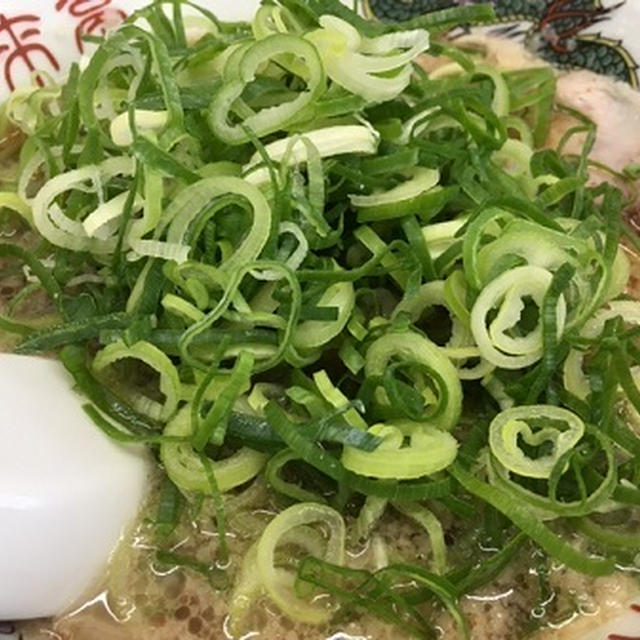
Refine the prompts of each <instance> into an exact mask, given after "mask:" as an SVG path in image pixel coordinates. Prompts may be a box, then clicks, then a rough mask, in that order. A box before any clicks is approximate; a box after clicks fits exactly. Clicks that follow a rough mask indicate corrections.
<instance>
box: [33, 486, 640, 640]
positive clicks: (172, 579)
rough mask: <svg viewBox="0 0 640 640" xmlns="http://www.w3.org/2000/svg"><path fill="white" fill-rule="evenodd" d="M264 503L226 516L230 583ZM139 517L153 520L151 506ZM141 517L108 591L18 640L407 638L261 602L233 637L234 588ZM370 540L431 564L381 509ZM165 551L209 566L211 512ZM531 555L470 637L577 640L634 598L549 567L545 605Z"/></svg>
mask: <svg viewBox="0 0 640 640" xmlns="http://www.w3.org/2000/svg"><path fill="white" fill-rule="evenodd" d="M263 499H264V503H263V504H260V505H256V506H254V507H252V508H251V509H250V510H246V511H242V512H240V513H238V514H234V515H231V517H230V522H229V524H230V526H229V531H230V535H229V539H228V540H229V549H230V553H231V556H230V565H229V567H228V569H227V572H228V575H229V578H230V581H231V582H232V581H233V578H234V577H235V575H236V574H237V571H238V569H239V566H240V564H241V562H242V558H243V557H244V555H245V553H246V551H247V549H248V547H249V545H250V544H251V542H252V540H253V538H254V536H255V532H256V531H257V530H259V529H258V527H261V526H264V524H265V523H266V522H267V521H268V519H269V518H270V517H272V516H273V514H274V513H275V512H276V510H277V505H276V503H275V501H274V496H273V495H271V494H269V493H268V492H265V493H264V494H263ZM152 503H153V500H152ZM145 513H146V514H147V515H149V516H152V515H153V513H154V505H153V504H151V505H150V506H149V508H148V509H147V510H146V511H145ZM144 515H145V514H143V518H142V520H141V522H140V524H139V525H138V526H137V527H136V529H135V530H134V531H132V532H131V533H130V534H129V535H128V536H127V538H126V539H125V540H124V541H123V543H122V545H121V546H120V548H119V550H118V552H117V553H116V555H115V557H114V559H113V562H112V565H111V570H110V576H109V580H108V585H107V592H106V594H103V597H101V598H99V599H97V600H96V601H95V602H94V603H93V604H89V605H88V606H86V607H84V608H82V609H81V610H79V611H78V612H77V613H75V614H72V615H69V616H67V617H63V618H60V619H58V620H56V621H50V622H49V623H47V624H42V623H37V624H31V625H29V626H28V627H27V628H25V636H24V640H45V638H48V639H49V640H50V639H51V637H54V638H57V639H59V640H150V639H151V638H153V640H184V639H189V638H193V639H194V640H196V639H200V640H222V639H224V638H230V637H234V638H244V639H248V638H258V639H261V640H328V639H331V640H365V639H367V640H409V636H408V635H404V634H402V633H401V632H400V631H399V630H398V629H397V628H395V627H391V626H389V625H386V624H383V623H381V622H380V621H378V620H376V619H375V618H373V617H371V616H369V615H362V616H357V617H352V616H350V617H345V616H342V617H341V616H340V613H338V615H337V616H336V619H335V622H334V623H333V624H331V625H326V626H324V627H310V626H307V625H301V624H295V623H293V622H291V621H290V620H289V619H287V618H285V617H283V616H281V615H279V614H278V612H277V610H276V608H275V607H274V605H272V604H271V603H270V602H269V601H268V600H267V599H264V598H263V599H261V600H260V601H258V602H256V603H255V604H254V605H253V606H252V608H251V612H250V614H249V615H248V617H247V620H246V622H245V623H244V624H243V625H242V626H241V627H240V628H239V629H237V630H236V633H235V634H234V635H233V636H232V635H231V634H230V633H229V627H228V620H227V615H228V611H229V597H230V591H216V590H214V589H213V588H212V586H211V584H209V583H208V581H207V580H206V579H205V578H203V577H202V576H201V575H199V574H198V573H195V572H193V571H189V570H182V569H175V568H169V567H166V566H162V565H160V564H159V563H158V562H157V559H156V556H155V552H156V548H157V545H158V538H157V536H156V534H155V533H154V532H153V528H152V525H151V524H150V519H149V518H145V517H144ZM446 530H447V537H448V538H450V537H451V536H456V535H461V529H460V525H459V524H456V523H453V522H451V523H449V524H448V525H447V526H446ZM248 531H253V533H248ZM375 535H376V536H378V537H379V539H380V540H382V541H383V542H384V543H385V545H386V546H387V549H388V554H389V560H390V561H391V562H393V561H397V560H400V559H402V560H405V561H407V562H414V563H420V564H422V565H423V566H428V562H429V552H428V549H429V542H428V538H427V536H426V534H425V533H424V532H423V531H422V530H420V529H419V528H418V527H417V526H416V525H414V524H413V523H411V522H410V521H409V520H407V519H405V518H404V517H402V516H399V515H397V514H395V513H394V512H391V511H389V512H387V514H386V516H385V518H384V519H383V521H382V522H381V523H380V525H379V526H378V527H377V528H376V534H375ZM162 546H163V548H167V547H169V548H172V549H174V550H175V551H176V552H179V553H183V554H185V555H189V556H191V557H195V558H197V559H198V560H200V561H202V562H205V563H209V562H212V558H214V557H215V555H216V550H217V546H218V545H217V535H216V533H215V528H214V527H213V526H212V525H211V517H210V514H206V515H204V516H203V517H201V518H200V519H199V522H198V523H189V524H183V525H181V526H180V528H179V529H178V530H177V531H176V532H175V534H174V535H172V537H171V538H170V539H169V540H167V541H165V542H164V543H163V545H162ZM374 547H375V545H374V544H372V545H369V546H368V547H366V548H364V549H363V548H360V549H352V554H351V555H350V557H349V564H350V565H352V566H369V567H371V566H372V564H375V555H376V554H375V550H374ZM453 551H454V553H455V548H454V550H453ZM532 553H533V554H534V560H535V553H536V552H535V551H533V550H532V548H530V547H525V549H524V550H523V552H522V554H521V555H520V557H518V558H517V559H516V560H515V561H514V562H513V563H512V564H511V565H510V566H509V567H508V568H507V570H506V571H505V572H503V574H502V575H501V576H500V577H499V578H498V579H496V580H495V581H494V582H493V583H491V584H489V585H487V586H485V587H483V588H482V589H481V590H479V591H478V592H476V593H474V594H472V595H469V596H465V597H464V598H463V599H462V601H461V606H462V609H463V611H464V613H465V614H466V616H467V617H468V620H469V623H470V626H471V630H472V638H473V640H519V639H523V638H525V637H527V638H529V637H533V638H535V640H577V639H579V638H580V637H581V634H582V633H584V632H586V631H587V630H590V629H594V628H595V627H597V626H599V625H600V624H602V622H604V621H606V620H607V619H609V618H611V617H614V616H616V615H618V614H620V613H623V612H624V610H625V608H626V606H627V604H628V602H629V601H630V600H631V599H632V598H633V597H634V596H635V595H637V594H638V593H639V592H640V589H639V587H638V583H637V581H636V580H634V579H633V578H632V577H630V576H628V575H624V574H621V573H618V574H616V575H613V576H607V577H604V578H597V579H593V578H589V577H587V576H583V575H580V574H577V573H575V572H573V571H569V570H566V569H563V568H560V567H551V569H550V571H549V574H548V584H549V587H550V592H549V593H548V594H547V595H546V598H545V603H544V604H541V603H540V601H541V598H540V594H539V579H538V576H537V575H536V573H535V571H532V570H531V569H530V567H531V566H532V557H531V556H532ZM433 614H434V617H435V619H436V621H437V626H439V627H440V628H441V629H442V637H443V638H447V639H448V638H451V639H454V638H457V637H458V635H457V632H456V630H455V627H454V626H453V624H452V622H451V619H450V618H449V617H448V616H447V615H446V614H444V613H442V612H439V611H434V612H433ZM536 616H544V618H543V619H544V620H545V621H546V622H547V623H549V624H550V625H551V626H548V627H547V628H546V629H544V630H542V631H541V632H539V633H537V634H534V635H533V636H532V635H531V632H532V631H533V629H534V626H535V624H536Z"/></svg>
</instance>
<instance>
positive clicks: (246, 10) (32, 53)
mask: <svg viewBox="0 0 640 640" xmlns="http://www.w3.org/2000/svg"><path fill="white" fill-rule="evenodd" d="M199 2H200V3H201V4H203V5H205V6H207V7H208V8H210V9H211V10H212V11H214V12H215V13H216V14H217V15H218V16H219V17H220V18H222V19H225V20H240V19H243V18H248V17H250V16H251V15H252V14H253V12H254V11H255V8H256V7H257V6H258V4H259V0H199ZM145 4H148V2H147V1H146V0H19V2H14V3H9V2H6V3H5V2H2V3H1V4H0V100H2V99H3V98H5V97H6V96H7V95H8V94H9V92H10V90H11V89H12V88H15V87H20V86H24V85H25V84H26V83H28V82H29V79H30V74H31V73H32V72H33V70H34V69H39V70H43V71H45V72H47V73H50V74H51V75H52V76H54V77H59V76H60V75H62V74H63V73H64V71H65V69H66V68H67V67H68V66H69V64H70V63H71V61H73V60H75V59H78V58H79V57H80V56H81V55H82V54H83V53H84V52H85V49H86V45H85V44H84V43H83V41H82V36H83V35H84V34H100V33H104V32H105V30H108V29H111V28H113V27H114V26H115V25H116V24H118V23H119V22H120V21H121V20H122V18H123V17H124V16H125V15H127V14H129V13H131V11H133V10H135V9H137V8H139V7H141V6H144V5H145ZM345 4H351V2H348V1H346V0H345ZM416 4H417V3H416ZM416 4H414V3H413V2H407V0H395V4H394V3H393V2H392V1H391V0H365V2H364V8H365V12H366V13H369V14H375V15H382V17H389V16H391V15H392V14H397V15H400V14H402V15H407V12H411V11H417V10H418V9H416ZM436 4H437V3H435V2H430V1H429V0H426V1H425V2H422V3H420V6H421V7H425V6H426V7H428V6H430V5H434V6H435V5H436ZM493 4H494V5H496V6H497V9H498V12H499V14H500V15H501V19H502V22H503V23H504V24H503V31H504V32H505V33H507V35H510V36H511V37H516V38H518V39H520V40H523V41H525V42H526V43H527V44H528V45H529V46H534V47H536V49H537V50H538V52H543V53H545V54H546V55H547V57H550V58H552V59H553V60H555V61H556V62H558V63H560V64H569V63H571V64H576V61H577V62H578V63H580V64H586V65H587V66H589V65H591V67H592V68H596V67H597V66H598V65H601V66H602V68H603V69H604V70H605V71H607V72H609V73H610V74H612V75H616V76H617V77H619V78H624V79H626V80H627V81H629V82H630V83H631V84H632V85H634V86H637V84H638V78H637V72H636V69H637V65H636V63H635V60H640V39H639V38H637V33H636V32H637V29H638V27H639V26H640V0H626V1H625V0H623V2H619V0H615V1H614V0H594V1H593V2H592V3H588V2H571V0H569V1H566V0H565V1H562V0H561V1H559V0H539V1H538V2H535V3H533V2H529V3H525V4H526V5H527V7H528V9H527V11H528V12H529V13H528V14H527V13H526V12H525V13H524V14H523V13H522V11H520V12H518V8H519V7H520V6H521V5H522V3H518V2H514V1H512V0H495V1H494V3H493ZM574 5H575V6H574ZM567 16H569V17H567ZM583 51H584V52H585V53H584V55H583V56H582V58H581V57H580V55H579V54H580V53H581V52H583ZM603 60H604V61H605V62H603ZM639 160H640V159H639ZM639 602H640V600H639ZM631 604H632V603H629V611H628V613H626V614H625V615H622V616H620V617H619V618H617V619H616V620H614V621H611V622H609V623H608V624H607V625H606V627H604V628H600V629H594V630H593V631H592V632H590V633H589V635H588V636H584V637H582V638H580V639H579V640H606V639H607V638H609V637H611V638H614V637H616V634H617V636H618V637H624V636H627V637H629V638H633V637H634V636H635V637H636V638H638V639H639V640H640V612H638V611H634V610H633V609H632V608H631ZM0 638H1V639H2V640H10V639H11V640H13V639H14V638H15V639H16V640H17V636H15V635H13V633H12V629H11V626H10V625H8V624H5V625H4V626H3V625H2V623H0ZM576 640H578V639H576Z"/></svg>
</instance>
